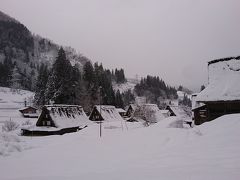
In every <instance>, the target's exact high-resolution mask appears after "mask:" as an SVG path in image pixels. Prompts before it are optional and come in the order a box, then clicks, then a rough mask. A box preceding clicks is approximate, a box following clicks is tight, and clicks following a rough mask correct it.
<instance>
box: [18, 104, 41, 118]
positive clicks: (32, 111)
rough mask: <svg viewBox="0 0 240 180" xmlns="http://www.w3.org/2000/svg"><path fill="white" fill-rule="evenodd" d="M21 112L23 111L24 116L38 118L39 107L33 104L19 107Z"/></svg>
mask: <svg viewBox="0 0 240 180" xmlns="http://www.w3.org/2000/svg"><path fill="white" fill-rule="evenodd" d="M19 112H20V113H22V115H23V117H25V118H37V117H38V113H37V108H35V107H32V106H27V107H24V108H21V109H19Z"/></svg>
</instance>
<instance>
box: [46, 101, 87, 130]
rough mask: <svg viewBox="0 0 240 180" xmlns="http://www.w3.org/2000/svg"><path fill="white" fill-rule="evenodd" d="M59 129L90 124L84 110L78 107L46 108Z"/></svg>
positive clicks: (51, 106)
mask: <svg viewBox="0 0 240 180" xmlns="http://www.w3.org/2000/svg"><path fill="white" fill-rule="evenodd" d="M44 107H45V108H46V109H47V110H48V111H49V114H50V116H51V119H52V120H53V122H54V124H55V126H56V127H57V128H68V127H77V126H85V125H88V124H89V123H90V121H89V120H88V118H87V116H86V114H85V112H84V110H83V108H82V107H81V106H77V105H47V106H44Z"/></svg>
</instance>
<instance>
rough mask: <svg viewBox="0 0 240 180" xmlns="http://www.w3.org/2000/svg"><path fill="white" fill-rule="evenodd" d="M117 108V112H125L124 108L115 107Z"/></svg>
mask: <svg viewBox="0 0 240 180" xmlns="http://www.w3.org/2000/svg"><path fill="white" fill-rule="evenodd" d="M116 109H117V111H118V112H119V113H126V112H127V111H125V110H124V109H122V108H116Z"/></svg>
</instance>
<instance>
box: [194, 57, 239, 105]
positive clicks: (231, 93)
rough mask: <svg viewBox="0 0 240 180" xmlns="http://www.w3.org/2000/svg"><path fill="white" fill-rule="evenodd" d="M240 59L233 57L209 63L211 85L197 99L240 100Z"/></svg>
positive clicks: (203, 100)
mask: <svg viewBox="0 0 240 180" xmlns="http://www.w3.org/2000/svg"><path fill="white" fill-rule="evenodd" d="M239 82H240V60H237V59H231V60H228V61H218V62H215V63H211V64H209V85H208V86H207V87H206V88H205V89H204V90H203V91H202V92H200V93H199V95H198V96H197V98H196V101H200V102H201V101H202V102H205V101H233V100H240V83H239Z"/></svg>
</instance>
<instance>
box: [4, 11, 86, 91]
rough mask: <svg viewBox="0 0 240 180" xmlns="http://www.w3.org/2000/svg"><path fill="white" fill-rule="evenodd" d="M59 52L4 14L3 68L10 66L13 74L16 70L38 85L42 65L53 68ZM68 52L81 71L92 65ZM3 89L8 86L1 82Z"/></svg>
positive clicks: (79, 55)
mask: <svg viewBox="0 0 240 180" xmlns="http://www.w3.org/2000/svg"><path fill="white" fill-rule="evenodd" d="M59 48H60V45H58V44H55V43H54V42H52V41H50V40H48V39H46V38H42V37H41V36H38V35H33V34H32V33H31V32H30V31H29V30H28V29H27V27H25V26H24V25H23V24H21V23H20V22H18V21H17V20H15V19H13V18H11V17H10V16H8V15H6V14H4V13H3V12H1V11H0V63H1V64H3V65H5V66H7V65H8V66H9V67H11V70H12V69H13V67H14V66H16V67H17V69H18V70H19V73H20V74H22V75H24V76H25V77H26V79H29V80H31V81H33V82H34V78H36V76H37V74H38V67H39V66H40V64H41V63H44V64H46V65H48V66H49V67H51V65H52V64H53V62H54V61H55V59H56V56H57V52H58V49H59ZM64 50H65V51H66V56H67V58H68V59H69V60H70V61H71V64H72V65H77V66H78V67H79V68H80V69H82V67H83V65H84V64H85V63H86V62H87V61H89V59H88V58H86V57H84V56H83V55H81V54H80V53H77V52H76V50H75V49H73V48H71V47H64ZM1 64H0V65H1ZM7 76H11V74H7ZM6 84H7V83H6ZM31 84H32V86H34V83H31ZM0 85H5V84H1V81H0ZM31 88H32V87H30V88H29V87H28V88H27V89H31Z"/></svg>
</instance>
